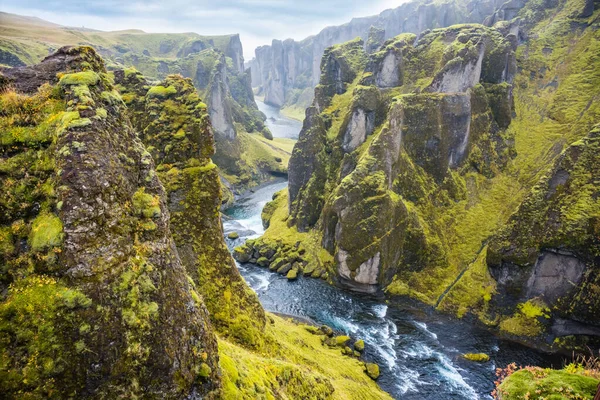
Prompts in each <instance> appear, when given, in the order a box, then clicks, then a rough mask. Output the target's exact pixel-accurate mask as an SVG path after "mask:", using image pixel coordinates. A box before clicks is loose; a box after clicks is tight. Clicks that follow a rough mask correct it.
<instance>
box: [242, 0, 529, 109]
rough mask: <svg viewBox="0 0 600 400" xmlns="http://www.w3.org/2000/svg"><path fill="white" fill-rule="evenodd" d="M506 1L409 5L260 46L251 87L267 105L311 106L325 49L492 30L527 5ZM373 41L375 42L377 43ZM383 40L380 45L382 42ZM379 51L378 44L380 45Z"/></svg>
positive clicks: (411, 2)
mask: <svg viewBox="0 0 600 400" xmlns="http://www.w3.org/2000/svg"><path fill="white" fill-rule="evenodd" d="M503 3H504V2H503V1H480V0H471V1H461V0H454V1H450V2H438V1H430V0H426V1H422V0H417V1H410V2H406V3H404V4H402V5H400V6H399V7H396V8H394V9H389V10H385V11H383V12H382V13H380V14H379V15H374V16H371V17H364V18H354V19H352V21H350V22H348V23H346V24H344V25H340V26H334V27H327V28H325V29H323V30H322V31H321V32H319V33H318V34H317V35H315V36H311V37H308V38H306V39H304V40H302V41H300V42H295V41H294V40H292V39H288V40H285V41H283V42H282V41H280V40H273V43H272V44H271V45H270V46H261V47H258V48H257V49H256V51H255V55H256V56H255V58H253V59H252V60H251V61H250V62H249V63H248V64H247V66H249V67H250V68H251V69H252V86H254V87H256V88H258V93H259V94H261V95H263V96H264V98H265V102H266V103H269V104H272V105H274V106H276V107H291V108H306V107H308V106H309V105H310V102H311V100H312V96H311V95H312V91H313V88H314V87H315V86H316V85H317V84H318V83H319V80H320V76H321V69H320V64H321V58H322V56H323V53H324V51H325V49H326V48H328V47H330V46H332V45H335V44H339V43H343V42H346V41H349V40H351V39H354V38H356V37H360V38H361V39H363V41H365V43H366V45H365V47H369V46H371V47H373V43H379V44H381V42H382V41H383V40H384V39H388V38H391V37H394V36H397V35H399V34H401V33H414V34H420V33H421V32H423V31H424V30H427V29H435V28H442V27H447V26H450V25H454V24H458V23H485V24H486V25H488V26H491V25H493V23H495V22H498V21H501V20H510V19H512V18H514V17H515V15H516V12H518V10H519V9H520V8H521V7H523V4H524V2H522V1H521V2H519V1H517V2H509V3H510V4H509V3H506V4H503ZM373 41H374V42H373ZM378 41H379V42H378ZM377 47H378V46H377Z"/></svg>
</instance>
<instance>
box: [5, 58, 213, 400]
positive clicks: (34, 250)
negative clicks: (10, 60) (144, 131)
mask: <svg viewBox="0 0 600 400" xmlns="http://www.w3.org/2000/svg"><path fill="white" fill-rule="evenodd" d="M4 74H5V76H4V78H3V87H2V95H1V97H0V99H1V100H0V101H1V105H2V107H0V109H1V110H2V111H1V116H0V118H1V121H2V122H1V125H2V128H1V129H2V142H1V151H2V158H1V161H0V162H1V163H0V165H1V168H2V169H1V172H0V182H1V183H2V187H3V190H4V191H5V196H3V197H2V201H1V204H0V208H1V209H2V212H1V213H0V214H1V215H2V217H1V221H0V222H1V228H0V229H1V232H2V234H1V239H2V242H1V243H2V246H1V249H2V253H1V255H0V257H1V264H2V266H3V267H2V275H1V281H2V283H1V285H2V303H1V304H0V314H1V318H0V321H2V322H1V325H0V336H1V343H2V347H1V349H2V350H1V351H2V359H3V362H2V368H1V372H0V381H1V382H2V385H1V386H2V388H3V393H4V395H6V396H7V397H9V398H22V397H23V396H31V397H35V398H37V397H39V398H49V397H52V398H64V397H69V396H76V397H96V398H105V397H132V396H140V395H144V396H148V397H150V398H181V396H183V395H184V394H186V393H191V392H192V391H195V392H197V393H198V394H200V395H202V396H207V397H211V396H212V395H214V394H215V391H217V390H218V389H219V387H220V373H219V368H218V353H217V341H216V337H215V335H214V333H213V329H212V327H211V323H210V321H209V317H208V311H207V309H206V307H205V305H204V303H203V301H202V300H201V298H200V296H199V295H198V293H197V291H196V288H195V286H194V284H193V281H191V280H190V279H189V278H188V274H187V273H186V268H185V265H184V264H183V263H182V261H181V259H180V257H179V255H178V252H177V250H176V247H175V242H174V240H173V239H172V233H171V230H170V226H169V209H168V199H167V195H166V193H165V191H164V189H163V185H162V184H161V182H160V181H159V179H158V175H157V174H156V170H155V164H154V161H153V159H152V156H151V155H150V153H148V152H147V151H146V149H145V147H144V145H143V144H142V142H141V141H140V140H139V139H138V137H137V135H136V133H135V131H134V129H133V128H132V126H131V124H130V122H129V120H128V119H127V118H126V117H125V105H124V104H123V102H122V100H121V98H120V96H119V94H118V93H117V92H116V91H115V90H114V88H113V85H112V84H111V79H110V77H109V76H108V75H107V73H106V70H105V68H104V63H103V61H102V60H101V59H100V58H99V57H98V56H97V55H96V53H95V52H94V51H93V49H91V48H89V47H79V48H68V47H65V48H61V49H60V50H59V51H58V52H57V53H55V54H53V55H51V56H49V57H48V58H46V59H45V60H44V61H43V62H42V63H41V64H39V65H36V66H33V67H21V68H17V69H12V70H5V71H4ZM11 88H14V90H13V89H11ZM211 393H212V394H211Z"/></svg>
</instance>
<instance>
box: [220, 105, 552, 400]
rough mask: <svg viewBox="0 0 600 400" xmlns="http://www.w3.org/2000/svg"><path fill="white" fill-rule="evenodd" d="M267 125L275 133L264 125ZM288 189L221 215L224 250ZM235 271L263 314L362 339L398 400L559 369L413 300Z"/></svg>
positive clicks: (469, 393)
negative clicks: (505, 370) (499, 372)
mask: <svg viewBox="0 0 600 400" xmlns="http://www.w3.org/2000/svg"><path fill="white" fill-rule="evenodd" d="M281 118H282V117H280V116H279V117H278V119H281ZM269 128H271V131H272V132H273V133H275V131H274V129H273V128H272V127H271V126H270V124H269ZM296 135H297V134H296ZM286 137H290V136H286ZM286 185H287V181H285V180H283V179H281V180H276V181H273V182H271V183H270V184H267V185H264V186H263V187H261V188H258V189H257V190H255V191H254V192H253V193H249V194H247V195H245V196H243V197H242V198H240V199H238V201H237V202H236V204H235V205H234V206H233V207H231V208H229V209H228V210H227V211H226V212H225V214H226V215H227V216H228V217H229V218H228V219H225V220H224V223H223V225H224V228H225V232H226V233H228V232H231V231H236V232H238V233H239V234H240V238H239V239H236V240H229V239H226V240H227V243H228V245H229V247H230V249H233V247H235V246H238V245H240V244H242V243H243V242H244V241H245V240H246V239H248V238H253V237H257V236H259V235H260V234H262V233H263V232H264V230H263V227H262V223H261V218H260V213H261V210H262V208H263V206H264V205H265V204H266V202H267V201H269V200H270V199H271V197H272V195H273V193H275V192H277V191H279V190H281V189H283V188H285V187H286ZM238 268H239V270H240V272H241V274H242V275H243V277H244V278H245V279H246V281H247V282H248V284H249V285H250V287H251V288H252V289H253V290H254V291H256V293H257V294H258V296H259V298H260V301H261V303H262V304H263V306H264V308H265V309H266V310H268V311H274V312H278V313H284V314H289V315H293V316H298V317H303V318H308V319H310V320H312V321H314V322H315V323H318V324H327V325H329V326H331V327H332V328H334V329H336V330H338V331H339V332H343V333H345V334H348V335H349V336H351V337H353V338H355V339H364V341H365V343H366V347H365V352H364V359H365V360H368V361H374V362H377V363H378V364H379V365H380V367H381V377H380V378H379V380H378V383H379V385H380V386H381V387H382V389H383V390H385V391H387V392H388V393H390V394H391V395H392V396H393V397H394V398H397V399H400V398H401V399H491V396H490V392H491V391H492V390H493V388H494V384H493V382H494V380H495V369H496V368H497V367H504V366H506V365H507V364H509V363H511V362H516V363H517V364H519V365H540V366H551V365H552V364H553V365H554V366H560V359H557V358H555V357H550V356H548V355H545V354H542V353H538V352H536V351H534V350H531V349H528V348H525V347H523V346H520V345H517V344H515V343H511V342H507V341H503V340H500V339H498V338H496V337H495V336H493V335H492V334H491V333H489V332H488V331H485V330H483V329H480V328H478V327H475V326H473V325H471V324H469V323H467V322H464V321H461V320H455V319H453V318H450V317H449V316H446V315H443V314H439V313H437V312H435V311H433V310H431V308H430V307H427V306H425V305H422V304H419V303H416V302H412V301H409V300H406V301H403V302H398V301H395V302H394V303H392V304H387V303H386V302H385V300H384V299H380V298H376V297H373V296H367V295H361V294H357V293H352V292H348V291H344V290H342V289H339V288H336V287H333V286H330V285H328V284H326V283H325V282H323V281H321V280H318V279H312V278H304V277H299V278H298V280H296V281H288V280H287V279H286V278H285V277H284V276H281V275H278V274H276V273H272V272H270V271H269V270H268V269H265V268H261V267H258V266H254V265H251V264H243V265H239V264H238ZM479 352H483V353H486V354H489V355H490V357H491V360H490V361H489V362H486V363H481V364H479V363H474V362H470V361H467V360H464V359H463V358H461V355H462V354H463V353H479Z"/></svg>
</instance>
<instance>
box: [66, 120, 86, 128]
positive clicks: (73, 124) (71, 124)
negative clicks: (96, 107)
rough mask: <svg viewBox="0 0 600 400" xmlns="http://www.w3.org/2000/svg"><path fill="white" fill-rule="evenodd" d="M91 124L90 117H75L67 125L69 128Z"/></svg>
mask: <svg viewBox="0 0 600 400" xmlns="http://www.w3.org/2000/svg"><path fill="white" fill-rule="evenodd" d="M91 124H92V120H91V119H89V118H79V119H74V120H72V121H71V122H69V125H67V129H75V128H83V127H85V126H89V125H91Z"/></svg>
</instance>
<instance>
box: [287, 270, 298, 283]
mask: <svg viewBox="0 0 600 400" xmlns="http://www.w3.org/2000/svg"><path fill="white" fill-rule="evenodd" d="M286 278H287V279H288V280H289V281H293V280H295V279H297V278H298V270H297V269H291V270H289V272H288V273H287V275H286Z"/></svg>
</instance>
